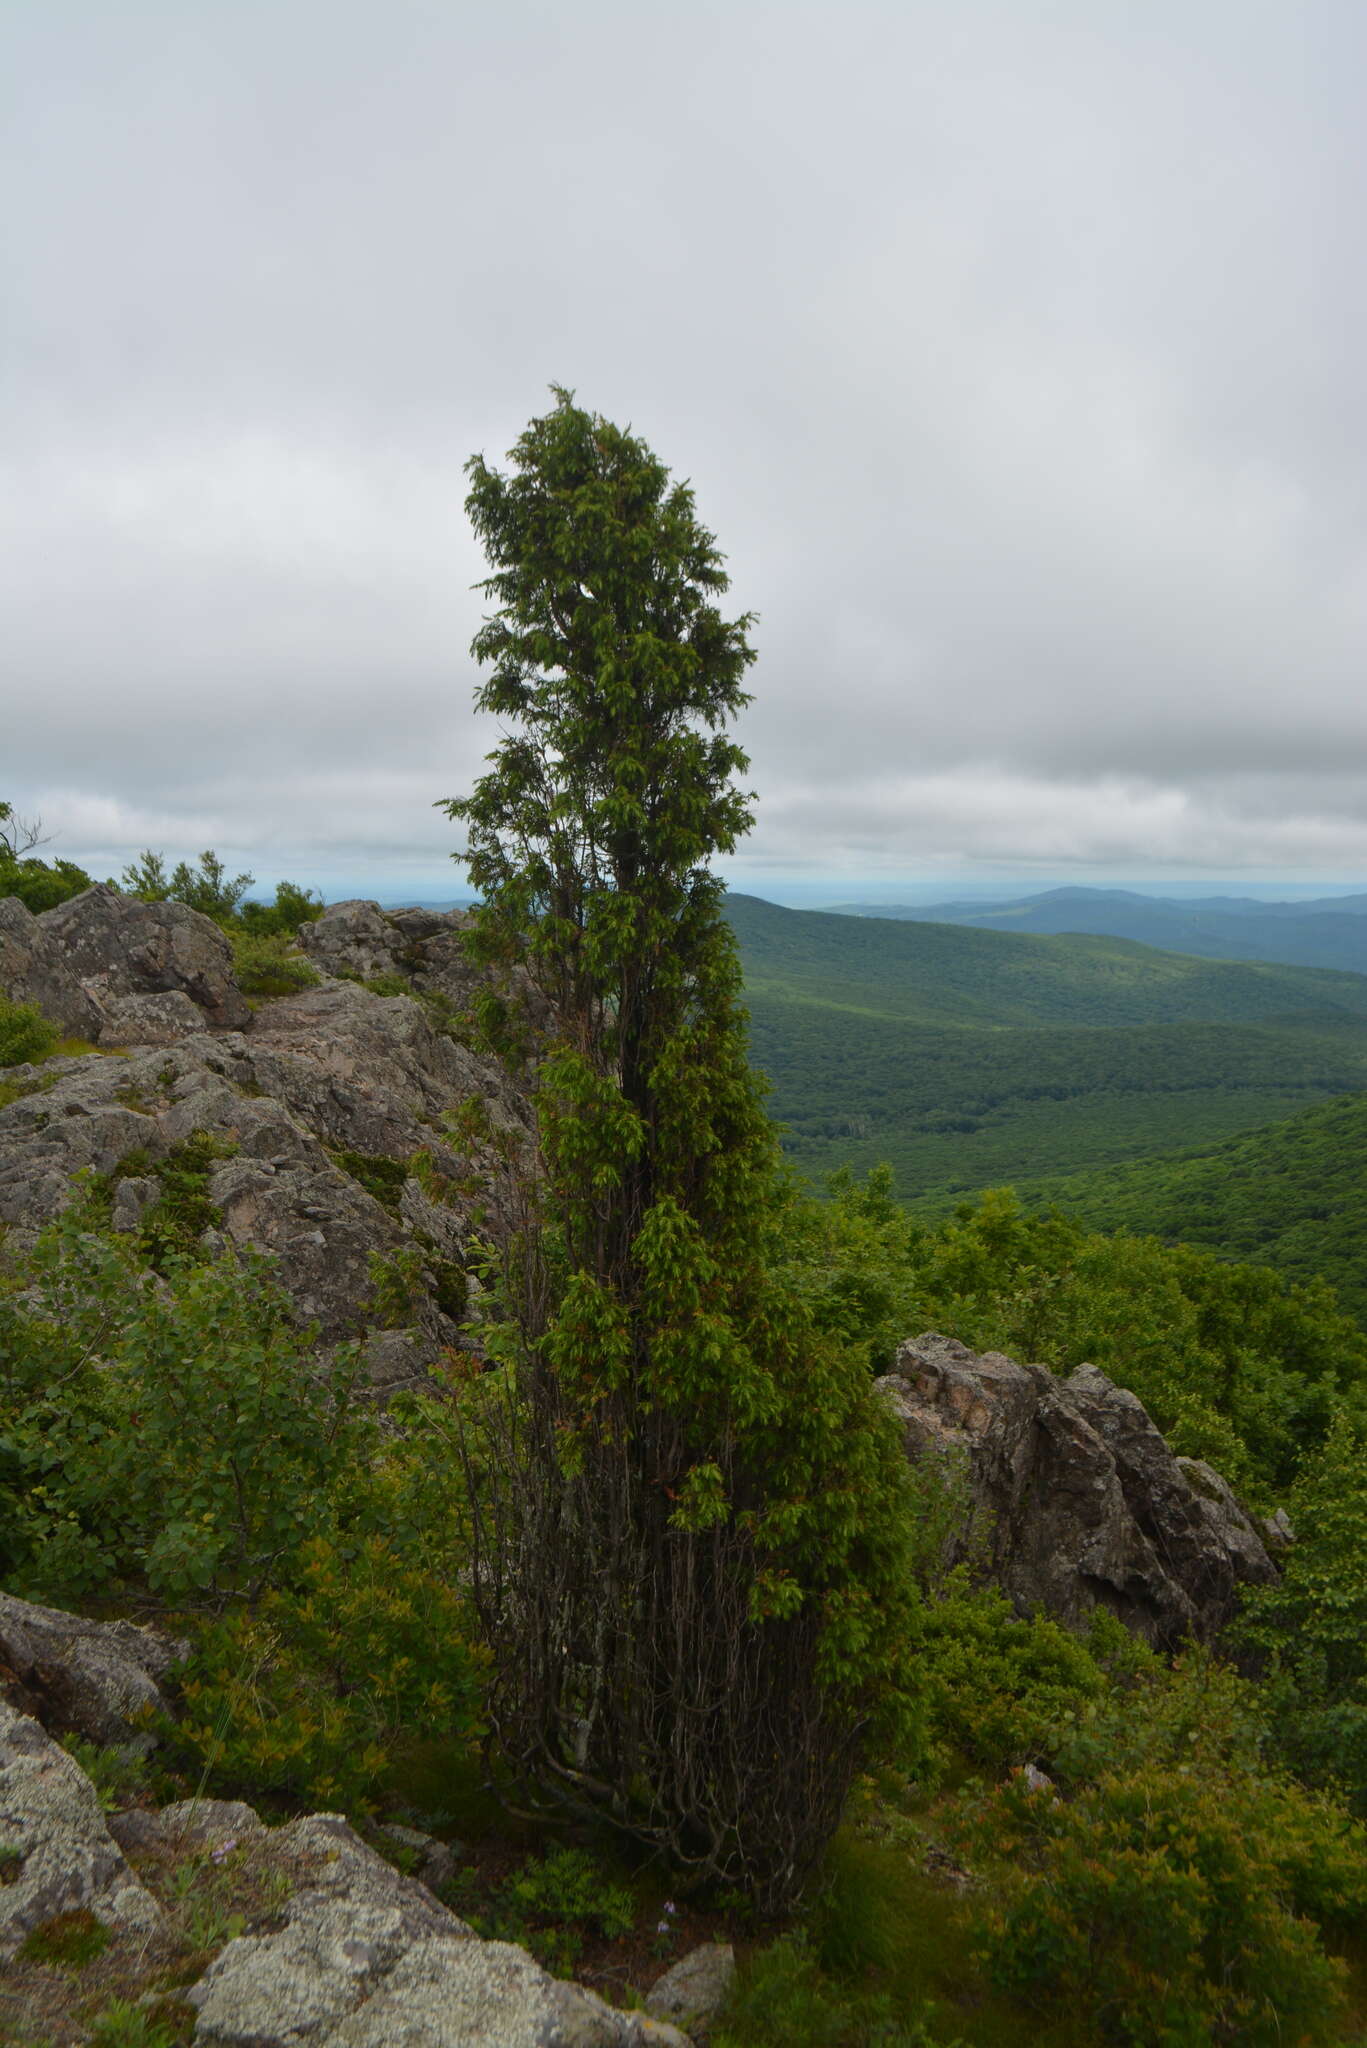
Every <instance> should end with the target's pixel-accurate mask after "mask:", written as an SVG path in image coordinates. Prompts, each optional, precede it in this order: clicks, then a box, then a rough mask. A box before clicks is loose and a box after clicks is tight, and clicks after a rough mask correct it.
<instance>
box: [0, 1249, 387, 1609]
mask: <svg viewBox="0 0 1367 2048" xmlns="http://www.w3.org/2000/svg"><path fill="white" fill-rule="evenodd" d="M356 1371H357V1366H356V1363H355V1360H354V1358H353V1357H352V1356H351V1355H350V1354H349V1353H346V1352H343V1353H342V1354H340V1355H339V1356H338V1357H337V1358H336V1359H335V1361H334V1362H333V1363H332V1365H331V1366H330V1367H328V1369H327V1370H326V1371H324V1372H322V1373H320V1372H319V1370H318V1367H317V1365H316V1363H315V1362H314V1360H313V1359H312V1357H311V1354H310V1344H309V1336H308V1333H307V1332H303V1333H301V1332H300V1331H298V1330H297V1329H296V1328H295V1327H294V1325H293V1323H292V1321H291V1316H290V1304H289V1302H288V1300H287V1299H286V1297H285V1296H284V1295H283V1294H282V1293H281V1292H280V1291H279V1289H278V1288H277V1287H276V1286H275V1284H274V1282H273V1281H272V1280H271V1278H270V1276H269V1273H268V1271H267V1269H266V1266H265V1264H264V1262H262V1261H260V1260H257V1259H253V1258H243V1259H239V1258H237V1257H235V1256H233V1255H231V1254H228V1255H225V1256H224V1257H222V1258H219V1259H217V1260H214V1261H211V1262H208V1263H202V1264H199V1265H190V1264H187V1263H186V1262H184V1261H183V1260H181V1259H178V1258H176V1257H168V1258H167V1260H166V1261H165V1265H164V1274H163V1277H162V1279H161V1280H157V1279H156V1278H154V1277H153V1276H151V1275H148V1274H147V1273H145V1272H143V1271H142V1270H140V1268H139V1267H138V1265H137V1263H136V1257H135V1253H134V1250H133V1248H132V1247H130V1246H127V1245H120V1244H116V1243H113V1242H111V1241H109V1240H106V1239H102V1238H99V1237H97V1236H95V1235H93V1234H89V1233H86V1232H83V1231H82V1229H81V1227H80V1220H79V1218H78V1217H77V1216H68V1217H67V1218H66V1219H64V1220H63V1221H62V1222H60V1223H59V1224H57V1225H55V1226H54V1227H53V1228H52V1229H50V1230H48V1231H47V1232H45V1233H44V1235H43V1236H42V1238H40V1240H39V1242H38V1245H37V1248H36V1250H35V1251H34V1253H33V1254H32V1256H31V1258H30V1259H29V1260H28V1261H27V1262H25V1264H24V1265H23V1266H22V1267H20V1268H19V1269H18V1270H17V1271H14V1272H12V1273H11V1274H10V1275H9V1277H8V1279H7V1280H6V1282H5V1284H4V1286H3V1288H0V1561H3V1568H4V1571H5V1574H6V1578H7V1581H8V1582H9V1583H10V1584H12V1585H14V1586H16V1587H18V1588H19V1589H21V1590H25V1591H29V1592H33V1593H37V1594H39V1595H47V1596H50V1597H53V1598H57V1599H60V1598H66V1597H77V1598H79V1597H80V1596H81V1595H83V1594H93V1593H101V1594H107V1593H108V1592H109V1591H110V1588H111V1584H119V1583H122V1584H125V1585H130V1584H140V1585H143V1586H146V1587H147V1588H148V1589H149V1590H151V1591H152V1592H153V1593H155V1594H157V1595H159V1596H160V1597H162V1598H164V1599H167V1600H171V1601H175V1602H180V1603H186V1602H189V1603H195V1602H208V1603H210V1604H215V1603H218V1602H221V1601H222V1600H223V1599H224V1598H226V1597H227V1596H229V1595H230V1594H233V1593H247V1594H252V1593H255V1592H257V1591H259V1590H260V1589H261V1588H262V1587H263V1586H265V1585H267V1584H269V1583H271V1582H272V1580H273V1579H275V1578H276V1577H278V1576H279V1575H280V1572H281V1569H282V1561H283V1560H287V1559H288V1558H289V1557H290V1556H291V1554H293V1553H297V1551H298V1549H299V1547H300V1545H301V1544H302V1542H303V1541H304V1539H305V1538H306V1537H307V1536H309V1535H310V1534H311V1533H313V1531H314V1530H315V1529H316V1527H317V1525H318V1514H319V1501H320V1498H321V1497H323V1496H325V1495H326V1493H327V1491H328V1488H329V1487H330V1486H331V1485H332V1484H333V1483H334V1481H336V1480H337V1478H338V1476H339V1474H340V1473H341V1472H342V1471H344V1470H345V1469H347V1468H348V1466H349V1465H350V1464H352V1463H354V1462H357V1461H360V1460H361V1459H362V1454H363V1447H364V1443H365V1440H366V1438H367V1436H368V1434H369V1432H370V1431H371V1430H372V1428H373V1425H372V1424H371V1423H370V1422H369V1421H367V1420H365V1419H363V1418H362V1417H360V1416H359V1415H357V1414H355V1413H354V1412H352V1411H351V1410H350V1409H349V1406H348V1400H347V1396H348V1392H349V1389H350V1386H351V1384H352V1381H353V1379H354V1376H355V1373H356Z"/></svg>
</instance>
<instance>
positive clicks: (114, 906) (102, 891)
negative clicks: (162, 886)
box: [37, 882, 251, 1042]
mask: <svg viewBox="0 0 1367 2048" xmlns="http://www.w3.org/2000/svg"><path fill="white" fill-rule="evenodd" d="M37 923H38V925H39V926H40V928H41V930H42V933H43V936H44V938H45V939H46V940H50V941H52V942H54V943H55V944H56V946H57V947H58V948H59V949H60V952H61V957H62V959H63V961H64V963H65V966H66V968H67V971H68V972H69V973H70V974H73V975H75V977H76V978H77V980H78V981H79V982H80V983H81V986H82V987H83V988H84V989H85V990H86V992H87V994H89V995H91V996H93V997H94V998H95V1000H96V1001H97V1002H98V1003H100V1004H101V1005H102V1006H103V1005H104V1004H105V1003H106V1002H108V1001H109V999H111V998H112V999H115V1000H117V999H118V998H120V997H126V996H149V995H160V994H163V993H165V992H167V991H179V992H180V993H181V994H183V995H185V996H186V997H188V999H189V1000H190V1001H191V1002H192V1003H193V1004H194V1005H195V1007H196V1009H198V1010H200V1011H202V1012H203V1016H204V1019H205V1022H206V1023H208V1024H210V1025H212V1026H214V1027H216V1028H217V1029H220V1030H229V1031H240V1030H241V1029H242V1028H243V1026H244V1025H247V1024H249V1023H250V1022H251V1011H250V1009H249V1008H248V1006H247V1000H246V997H245V996H244V995H243V994H242V991H241V989H240V988H239V987H238V985H237V982H236V981H235V979H234V978H233V949H232V947H231V946H230V945H229V943H228V940H227V938H226V937H225V935H224V933H223V932H221V931H220V930H219V928H218V926H217V925H216V924H215V923H214V922H213V919H212V918H208V917H204V916H202V915H201V913H200V912H199V911H197V910H191V909H190V907H189V906H188V904H185V903H171V902H166V903H143V902H141V901H140V900H139V899H138V898H137V897H136V896H124V895H122V894H121V893H120V892H119V890H117V889H111V888H110V887H109V885H108V884H107V883H104V882H97V883H96V884H95V885H94V887H93V888H90V889H83V890H82V891H81V893H80V895H79V896H73V897H71V898H70V899H69V901H67V902H66V903H59V904H58V905H57V907H56V908H55V909H54V910H45V911H44V912H43V914H42V916H41V917H40V918H38V919H37ZM106 1038H107V1042H116V1041H114V1040H113V1039H112V1038H110V1037H109V1036H108V1034H106ZM125 1042H126V1041H125Z"/></svg>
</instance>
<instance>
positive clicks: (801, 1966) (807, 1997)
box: [711, 1933, 947, 2048]
mask: <svg viewBox="0 0 1367 2048" xmlns="http://www.w3.org/2000/svg"><path fill="white" fill-rule="evenodd" d="M711 2038H712V2043H713V2048H935V2044H936V2043H939V2044H941V2048H944V2044H945V2043H946V2041H947V2037H946V2036H945V2035H943V2034H941V2033H939V2032H938V2030H937V2031H936V2032H935V2033H931V2032H930V2031H929V2014H928V2013H927V2012H926V2011H925V2010H924V2009H923V2010H922V2012H921V2013H920V2014H915V2013H912V2014H901V2015H898V2014H896V2013H895V2010H894V2004H893V2000H892V1999H891V1997H890V1996H889V1995H888V1994H886V1993H882V1992H876V1991H866V1990H861V1989H860V1988H858V1987H856V1986H851V1985H849V1984H845V1983H837V1982H836V1981H834V1980H833V1979H832V1978H831V1977H829V1976H828V1975H827V1974H826V1973H825V1971H824V1970H823V1969H822V1967H821V1964H820V1962H819V1961H818V1959H817V1957H816V1955H815V1954H814V1953H813V1951H812V1949H811V1947H810V1945H809V1944H808V1942H807V1940H806V1938H805V1937H804V1936H803V1935H802V1934H801V1933H797V1934H789V1935H785V1936H784V1937H783V1938H782V1939H780V1940H779V1941H776V1942H773V1943H771V1944H770V1946H769V1947H768V1948H765V1949H760V1950H759V1951H758V1952H757V1953H756V1954H754V1955H753V1956H751V1957H749V1958H748V1960H747V1961H746V1962H744V1963H743V1964H742V1966H741V1969H740V1972H739V1976H738V1979H737V1983H736V1987H735V1989H734V1991H733V1992H732V1994H731V1997H730V2000H729V2001H728V2003H727V2006H726V2010H725V2012H724V2014H723V2016H722V2019H721V2021H720V2024H719V2027H718V2029H717V2031H716V2032H714V2033H713V2035H712V2037H711Z"/></svg>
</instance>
